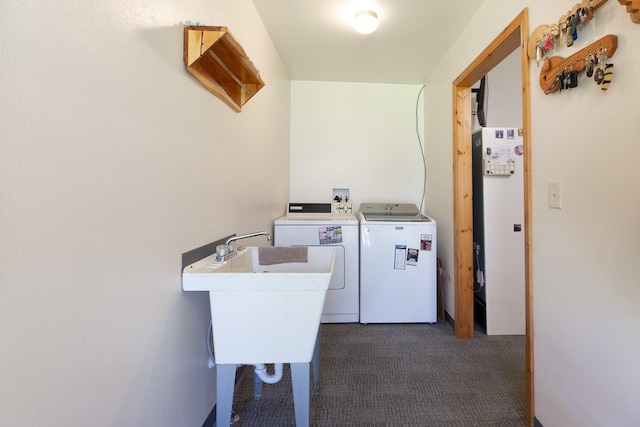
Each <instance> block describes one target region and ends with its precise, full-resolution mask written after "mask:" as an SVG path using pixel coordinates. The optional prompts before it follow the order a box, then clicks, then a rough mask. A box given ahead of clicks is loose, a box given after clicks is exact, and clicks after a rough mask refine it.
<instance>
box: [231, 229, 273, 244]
mask: <svg viewBox="0 0 640 427" xmlns="http://www.w3.org/2000/svg"><path fill="white" fill-rule="evenodd" d="M256 236H267V241H269V242H270V241H271V235H270V234H269V233H267V232H266V231H256V232H255V233H249V234H242V235H240V236H234V237H230V238H229V239H227V246H229V243H231V242H235V241H236V240H240V239H248V238H249V237H256Z"/></svg>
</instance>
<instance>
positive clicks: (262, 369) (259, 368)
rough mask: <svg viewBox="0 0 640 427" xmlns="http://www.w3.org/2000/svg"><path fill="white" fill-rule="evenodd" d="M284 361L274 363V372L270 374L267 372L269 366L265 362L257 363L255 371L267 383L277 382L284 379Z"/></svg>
mask: <svg viewBox="0 0 640 427" xmlns="http://www.w3.org/2000/svg"><path fill="white" fill-rule="evenodd" d="M283 365H284V364H283V363H274V364H273V368H274V370H275V371H274V373H273V374H269V373H268V372H267V366H266V365H265V364H264V363H256V364H254V365H253V366H255V367H256V369H255V372H256V374H257V375H258V377H259V378H260V379H261V380H262V382H265V383H267V384H275V383H277V382H278V381H280V380H281V379H282V367H283Z"/></svg>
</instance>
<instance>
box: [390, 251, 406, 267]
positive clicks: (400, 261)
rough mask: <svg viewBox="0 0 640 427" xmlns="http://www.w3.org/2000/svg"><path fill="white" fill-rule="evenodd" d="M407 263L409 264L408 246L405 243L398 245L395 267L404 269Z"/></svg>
mask: <svg viewBox="0 0 640 427" xmlns="http://www.w3.org/2000/svg"><path fill="white" fill-rule="evenodd" d="M405 265H407V247H406V246H405V245H396V255H395V261H394V265H393V268H394V270H404V269H405Z"/></svg>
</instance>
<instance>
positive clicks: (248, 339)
mask: <svg viewBox="0 0 640 427" xmlns="http://www.w3.org/2000/svg"><path fill="white" fill-rule="evenodd" d="M334 259H335V248H333V247H331V246H326V247H321V246H313V247H309V248H308V252H307V262H286V263H281V264H272V265H260V264H259V256H258V247H248V248H246V249H244V250H241V251H239V252H238V254H237V255H236V256H235V257H233V258H231V259H230V260H228V261H224V262H217V261H216V255H215V254H214V255H211V256H210V257H207V258H204V259H202V260H200V261H197V262H195V263H193V264H191V265H188V266H187V267H185V269H184V271H183V273H182V288H183V289H184V290H185V291H208V292H209V300H210V303H211V321H212V326H213V343H214V355H215V359H216V363H220V364H222V363H224V364H254V363H306V362H309V361H311V357H312V354H313V349H314V346H315V341H316V337H317V334H318V328H319V327H320V317H321V315H322V307H323V305H324V300H325V296H326V293H327V289H328V287H329V281H330V279H331V274H332V273H333V265H334Z"/></svg>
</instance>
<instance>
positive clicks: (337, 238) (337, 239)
mask: <svg viewBox="0 0 640 427" xmlns="http://www.w3.org/2000/svg"><path fill="white" fill-rule="evenodd" d="M318 237H319V239H320V244H321V245H331V244H334V243H342V227H341V226H337V227H318Z"/></svg>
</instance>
